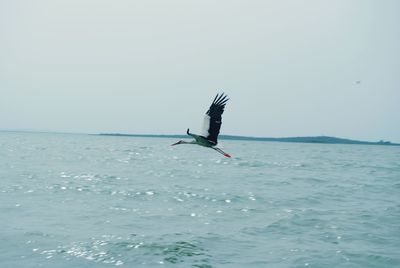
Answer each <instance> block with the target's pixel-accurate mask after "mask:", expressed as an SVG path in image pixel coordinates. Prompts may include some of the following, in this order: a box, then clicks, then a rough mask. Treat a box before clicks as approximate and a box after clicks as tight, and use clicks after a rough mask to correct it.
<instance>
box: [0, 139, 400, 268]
mask: <svg viewBox="0 0 400 268" xmlns="http://www.w3.org/2000/svg"><path fill="white" fill-rule="evenodd" d="M174 142H176V140H174V139H170V138H138V137H114V136H99V135H81V134H52V133H23V132H0V267H1V268H15V267H18V268H25V267H49V268H50V267H51V268H64V267H65V268H67V267H68V268H70V267H96V268H97V267H100V268H102V267H104V268H107V267H115V266H120V267H203V268H211V267H278V268H279V267H363V268H364V267H384V268H386V267H400V147H398V146H381V145H339V144H305V143H279V142H257V141H234V140H226V141H221V144H223V150H225V151H226V152H227V153H229V154H231V155H232V158H226V157H224V156H223V155H221V154H219V153H217V152H216V151H214V150H210V149H209V148H204V147H200V146H197V145H179V146H170V145H171V144H172V143H174Z"/></svg>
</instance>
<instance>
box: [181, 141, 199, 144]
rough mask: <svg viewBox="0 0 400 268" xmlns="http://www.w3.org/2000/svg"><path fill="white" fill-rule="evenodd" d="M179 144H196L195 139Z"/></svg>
mask: <svg viewBox="0 0 400 268" xmlns="http://www.w3.org/2000/svg"><path fill="white" fill-rule="evenodd" d="M181 144H196V141H195V140H192V141H182V142H181Z"/></svg>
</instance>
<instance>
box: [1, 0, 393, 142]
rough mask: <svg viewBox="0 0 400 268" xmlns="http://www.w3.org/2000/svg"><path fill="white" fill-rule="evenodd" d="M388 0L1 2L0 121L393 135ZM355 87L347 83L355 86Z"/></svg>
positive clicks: (73, 127) (116, 128) (54, 127)
mask: <svg viewBox="0 0 400 268" xmlns="http://www.w3.org/2000/svg"><path fill="white" fill-rule="evenodd" d="M399 11H400V1H398V0H385V1H379V0H374V1H372V0H335V1H323V0H318V1H316V0H304V1H301V0H293V1H286V0H276V1H267V0H263V1H255V0H254V1H252V0H242V1H235V0H226V1H221V0H219V1H215V0H202V1H190V0H180V1H177V0H172V1H171V0H169V1H164V0H159V1H153V0H142V1H134V0H129V1H128V0H108V1H100V0H64V1H63V0H37V1H32V0H26V1H22V0H21V1H20V0H0V129H25V130H45V131H49V130H50V131H61V132H64V131H65V132H84V133H98V132H124V133H162V134H180V133H185V131H186V128H187V127H190V128H191V130H192V131H193V132H198V131H199V129H200V127H201V125H202V120H203V114H204V112H205V111H206V110H207V109H208V107H209V105H210V102H211V101H212V99H213V97H214V95H215V94H216V93H217V92H221V91H225V92H226V93H227V94H228V95H229V96H230V97H231V100H230V101H229V102H228V104H227V107H226V110H225V113H224V116H223V125H222V133H223V134H233V135H249V136H267V137H283V136H305V135H307V136H309V135H330V136H339V137H345V138H354V139H363V140H379V139H384V140H391V141H394V142H400V53H399V51H400V26H399V25H400V15H399ZM356 81H360V83H357V82H356Z"/></svg>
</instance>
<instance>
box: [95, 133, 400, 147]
mask: <svg viewBox="0 0 400 268" xmlns="http://www.w3.org/2000/svg"><path fill="white" fill-rule="evenodd" d="M95 135H100V136H117V137H144V138H177V139H184V138H190V137H188V136H187V135H157V134H121V133H100V134H95ZM218 138H219V139H221V140H242V141H275V142H300V143H323V144H361V145H389V146H400V144H399V143H392V142H390V141H383V140H380V141H377V142H370V141H359V140H350V139H343V138H336V137H329V136H315V137H289V138H266V137H248V136H234V135H220V136H219V137H218Z"/></svg>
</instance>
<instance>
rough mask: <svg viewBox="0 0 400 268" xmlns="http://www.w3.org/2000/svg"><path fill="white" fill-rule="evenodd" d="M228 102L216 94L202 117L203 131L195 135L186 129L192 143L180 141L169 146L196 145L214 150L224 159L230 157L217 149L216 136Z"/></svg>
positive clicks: (223, 96)
mask: <svg viewBox="0 0 400 268" xmlns="http://www.w3.org/2000/svg"><path fill="white" fill-rule="evenodd" d="M228 100H229V98H228V97H227V96H226V95H224V93H222V94H221V95H219V94H217V96H215V98H214V100H213V102H212V103H211V106H210V108H209V109H208V111H207V112H206V115H205V116H204V123H203V130H202V132H201V135H196V134H193V133H190V132H189V129H187V131H186V133H187V134H188V135H189V136H192V137H193V138H194V140H192V141H183V140H180V141H178V142H176V143H174V144H172V145H171V146H174V145H178V144H197V145H200V146H204V147H208V148H211V149H214V150H215V151H217V152H218V153H220V154H223V155H224V156H226V157H231V156H230V155H229V154H227V153H225V152H224V151H222V150H221V149H220V148H218V147H217V144H218V141H217V139H218V134H219V130H220V128H221V124H222V122H221V121H222V117H221V116H222V113H223V112H224V108H225V104H226V102H227V101H228Z"/></svg>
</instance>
